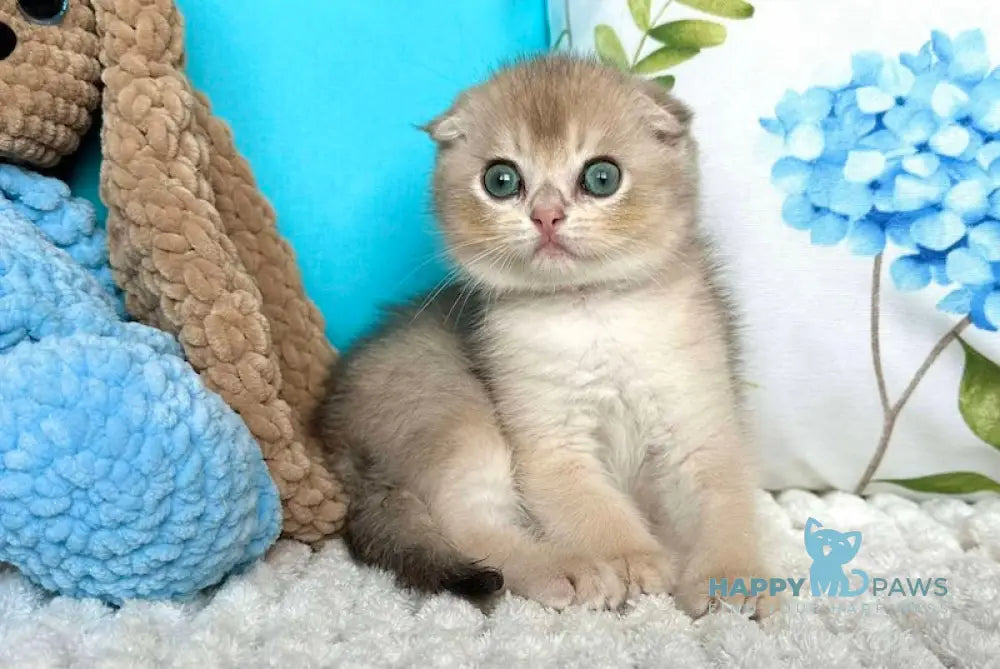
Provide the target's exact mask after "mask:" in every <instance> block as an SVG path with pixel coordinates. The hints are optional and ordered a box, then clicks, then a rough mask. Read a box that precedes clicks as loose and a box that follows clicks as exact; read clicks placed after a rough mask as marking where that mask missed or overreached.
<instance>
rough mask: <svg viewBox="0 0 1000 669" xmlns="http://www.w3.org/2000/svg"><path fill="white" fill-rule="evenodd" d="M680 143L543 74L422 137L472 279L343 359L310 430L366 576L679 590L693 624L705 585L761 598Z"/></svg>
mask: <svg viewBox="0 0 1000 669" xmlns="http://www.w3.org/2000/svg"><path fill="white" fill-rule="evenodd" d="M690 122H691V114H690V112H689V111H688V110H687V109H686V108H685V107H684V106H683V105H682V104H681V103H680V102H678V101H676V100H675V99H673V98H672V97H670V96H669V95H667V94H666V93H665V92H664V91H663V90H662V89H660V88H658V87H657V86H656V85H655V84H651V83H647V82H644V81H641V80H639V79H636V78H632V77H631V76H629V75H627V74H624V73H621V72H618V71H617V70H613V69H610V68H607V67H605V66H602V65H600V64H598V63H596V62H593V61H589V60H581V59H576V58H572V57H568V56H547V57H543V58H539V59H536V60H531V61H527V62H523V63H520V64H516V65H514V66H512V67H510V68H508V69H505V70H503V71H501V72H499V73H498V74H496V75H495V76H494V77H493V78H492V79H491V80H489V81H488V82H486V83H485V84H482V85H480V86H478V87H475V88H472V89H471V90H468V91H466V92H464V93H462V94H461V95H460V96H459V97H458V99H457V101H456V102H455V103H454V105H453V106H452V107H451V108H450V109H449V110H448V111H446V112H445V113H444V114H443V115H441V116H440V117H439V118H437V119H435V120H434V121H432V122H431V123H430V124H429V125H428V126H427V131H428V132H429V134H430V136H431V137H432V138H433V140H434V141H435V142H436V143H437V145H438V156H437V164H436V169H435V175H434V199H435V204H436V209H437V213H438V217H439V219H440V224H441V226H442V231H443V233H444V238H445V241H446V246H447V250H448V252H449V254H450V256H451V258H452V260H453V261H454V262H455V264H456V265H457V267H458V268H459V270H460V272H461V276H462V279H461V280H460V281H459V283H458V285H457V286H456V287H454V288H452V289H450V290H449V291H446V292H444V293H443V294H442V295H440V296H431V298H430V299H429V300H428V304H427V306H426V307H425V308H423V309H412V310H410V311H408V312H405V313H404V314H403V315H402V316H400V317H399V318H398V319H397V320H396V322H395V323H393V324H391V325H389V326H388V327H387V328H386V329H384V330H383V331H382V332H381V333H379V334H378V335H376V336H375V337H373V338H372V339H371V340H370V341H368V342H366V343H364V344H362V345H360V346H358V347H357V348H356V350H354V351H353V352H352V353H351V354H350V355H348V356H346V357H345V358H344V360H343V361H342V362H341V365H340V367H339V369H338V370H337V371H336V374H335V377H336V381H335V383H336V388H335V389H334V390H333V391H332V392H331V394H330V397H329V399H328V401H327V402H326V403H325V406H324V407H323V408H322V409H321V414H320V420H321V424H322V429H323V432H324V435H325V439H326V442H327V445H328V449H329V456H330V458H331V461H332V462H333V464H334V466H335V467H336V469H337V470H338V471H339V472H340V473H341V475H342V476H343V477H344V479H345V480H346V482H347V485H348V487H349V489H350V492H351V495H352V500H353V501H352V505H351V510H350V512H349V517H348V521H347V539H348V541H349V543H350V545H351V546H352V548H353V550H354V552H355V554H356V555H357V556H358V557H359V558H360V559H362V560H364V561H366V562H369V563H373V564H376V565H380V566H382V567H385V568H388V569H391V570H393V571H395V572H397V574H398V575H399V577H400V579H401V581H402V582H403V583H405V584H408V585H410V586H415V587H418V588H422V589H426V590H432V591H433V590H438V589H442V588H445V589H450V590H453V591H456V592H461V593H468V594H483V593H486V592H490V591H493V590H497V589H500V588H501V587H503V586H504V585H506V587H507V588H509V589H510V590H511V591H512V592H514V593H516V594H520V595H523V596H526V597H530V598H533V599H536V600H538V601H540V602H542V603H543V604H545V605H548V606H552V607H556V608H562V607H565V606H568V605H571V604H582V605H587V606H592V607H615V606H618V605H619V604H621V603H622V602H623V600H624V599H625V598H626V597H627V596H630V595H634V594H637V593H639V592H646V593H656V592H665V591H671V592H673V593H674V595H675V596H676V598H677V601H678V603H679V604H680V606H681V607H682V608H683V609H684V610H686V611H688V612H689V613H691V614H692V615H700V614H701V613H703V612H705V611H706V609H707V608H708V606H709V604H710V602H709V598H708V593H709V587H708V579H709V578H713V577H716V578H729V579H730V580H731V579H733V578H739V577H743V578H750V577H754V576H760V577H766V574H764V573H763V570H762V565H761V563H760V561H759V560H758V547H757V543H756V535H755V511H754V490H755V479H754V474H753V468H752V466H751V458H750V452H749V450H748V448H747V444H746V437H745V434H744V426H743V423H742V420H741V415H740V410H739V408H738V394H737V390H736V387H735V382H734V371H733V355H732V338H731V335H730V333H729V330H728V329H727V313H728V309H727V307H726V305H725V304H724V303H723V301H722V300H721V299H720V296H719V294H718V293H717V291H716V290H715V289H714V288H713V282H712V277H711V274H710V263H709V261H708V260H707V257H706V251H705V248H704V247H703V245H702V243H701V241H700V240H699V236H698V233H697V230H696V216H697V212H696V209H697V195H698V179H697V174H698V168H697V160H696V147H695V143H694V141H693V139H692V138H691V135H690V132H689V126H690ZM762 603H763V602H760V601H757V598H754V601H748V602H744V601H738V602H732V604H733V605H739V606H743V605H744V604H746V605H748V606H750V607H753V606H755V605H756V606H758V612H760V611H761V610H762V609H763V607H762V606H761V604H762Z"/></svg>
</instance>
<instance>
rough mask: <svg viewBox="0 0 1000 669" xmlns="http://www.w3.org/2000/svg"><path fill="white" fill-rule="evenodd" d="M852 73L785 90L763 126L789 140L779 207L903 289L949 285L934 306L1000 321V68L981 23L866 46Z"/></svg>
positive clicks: (980, 320)
mask: <svg viewBox="0 0 1000 669" xmlns="http://www.w3.org/2000/svg"><path fill="white" fill-rule="evenodd" d="M852 69H853V75H852V77H851V81H850V83H849V84H847V85H846V86H844V87H842V88H838V89H832V90H831V89H829V88H823V87H813V88H810V89H808V90H807V91H805V92H804V93H801V94H799V93H795V92H792V91H790V92H788V93H786V94H785V96H784V97H783V98H782V100H781V101H780V102H779V103H778V106H777V108H776V110H775V111H776V116H777V118H771V119H764V120H763V121H762V124H763V125H764V127H765V128H766V129H767V130H769V131H771V132H773V133H775V134H777V135H780V136H781V137H783V138H784V139H785V143H786V146H787V149H788V153H789V155H788V156H787V157H784V158H782V159H781V160H779V161H778V162H777V163H775V165H774V168H773V170H772V175H773V178H774V182H775V183H776V184H777V185H778V186H779V187H780V188H781V189H782V190H783V191H784V192H785V193H787V194H788V197H787V199H786V200H785V203H784V206H783V208H782V216H783V218H784V220H785V222H787V223H788V224H789V225H791V226H792V227H794V228H797V229H800V230H808V231H809V233H810V238H811V240H812V242H813V243H814V244H822V245H834V244H838V243H840V242H841V241H846V243H847V245H848V246H849V248H850V250H851V251H852V252H853V253H856V254H858V255H869V256H874V255H877V254H879V253H882V251H883V250H884V249H885V245H886V240H887V238H888V239H889V240H890V242H891V243H893V244H896V245H897V246H899V247H900V248H902V249H904V250H905V251H906V253H905V254H903V255H901V256H899V257H897V258H896V259H895V260H894V261H893V263H892V265H891V267H890V268H889V272H890V276H891V277H892V280H893V282H894V283H895V285H896V287H897V288H899V289H900V290H919V289H921V288H924V287H926V286H927V285H928V284H930V282H931V281H932V280H933V281H935V282H937V283H938V284H940V285H942V286H952V287H954V290H952V291H951V292H950V293H948V295H947V296H945V297H944V298H943V299H942V300H941V301H940V302H939V303H938V308H940V309H941V310H943V311H946V312H949V313H955V314H962V315H965V314H969V315H970V316H971V320H972V323H973V324H974V325H976V326H977V327H980V328H983V329H986V330H996V329H997V327H998V326H1000V67H997V68H996V69H993V68H991V65H990V59H989V55H988V53H987V51H986V41H985V37H984V35H983V32H982V31H981V30H971V31H968V32H963V33H960V34H959V35H958V36H957V37H955V38H954V39H951V38H949V37H948V35H946V34H945V33H942V32H934V36H933V40H932V41H930V42H927V43H926V44H924V46H923V47H922V48H921V49H920V51H919V52H918V53H916V54H906V53H904V54H902V55H901V56H899V57H898V58H891V57H883V56H882V55H881V54H879V53H877V52H863V53H859V54H856V55H854V57H853V59H852Z"/></svg>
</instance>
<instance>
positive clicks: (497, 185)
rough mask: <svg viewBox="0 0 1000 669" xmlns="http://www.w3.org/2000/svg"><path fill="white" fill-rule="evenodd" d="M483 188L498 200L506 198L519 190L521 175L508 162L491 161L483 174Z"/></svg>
mask: <svg viewBox="0 0 1000 669" xmlns="http://www.w3.org/2000/svg"><path fill="white" fill-rule="evenodd" d="M483 188H485V189H486V192H487V193H489V194H490V195H492V196H493V197H495V198H497V199H498V200H506V199H507V198H509V197H514V196H515V195H517V194H518V193H520V192H521V175H520V174H518V172H517V168H516V167H514V166H513V165H511V164H510V163H503V162H497V163H493V164H492V165H490V166H489V167H487V168H486V172H485V173H484V174H483Z"/></svg>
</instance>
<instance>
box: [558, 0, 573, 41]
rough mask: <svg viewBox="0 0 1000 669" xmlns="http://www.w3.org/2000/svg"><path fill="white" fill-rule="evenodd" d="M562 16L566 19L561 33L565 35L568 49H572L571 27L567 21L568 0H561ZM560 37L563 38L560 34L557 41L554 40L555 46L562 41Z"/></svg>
mask: <svg viewBox="0 0 1000 669" xmlns="http://www.w3.org/2000/svg"><path fill="white" fill-rule="evenodd" d="M563 17H564V20H565V21H566V28H565V29H564V30H563V33H564V34H565V35H566V46H568V47H569V50H570V51H572V50H573V27H572V26H571V25H570V22H569V0H563ZM562 38H563V36H562V35H560V36H559V41H558V42H556V46H559V42H561V41H562Z"/></svg>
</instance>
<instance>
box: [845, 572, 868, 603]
mask: <svg viewBox="0 0 1000 669" xmlns="http://www.w3.org/2000/svg"><path fill="white" fill-rule="evenodd" d="M851 573H852V574H854V575H855V576H860V577H861V586H860V587H859V588H858V589H857V590H851V589H848V590H847V593H846V595H847V596H848V597H857V596H858V595H860V594H862V593H864V592H865V591H866V590H868V574H867V573H866V572H865V571H864V570H861V569H852V570H851Z"/></svg>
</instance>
